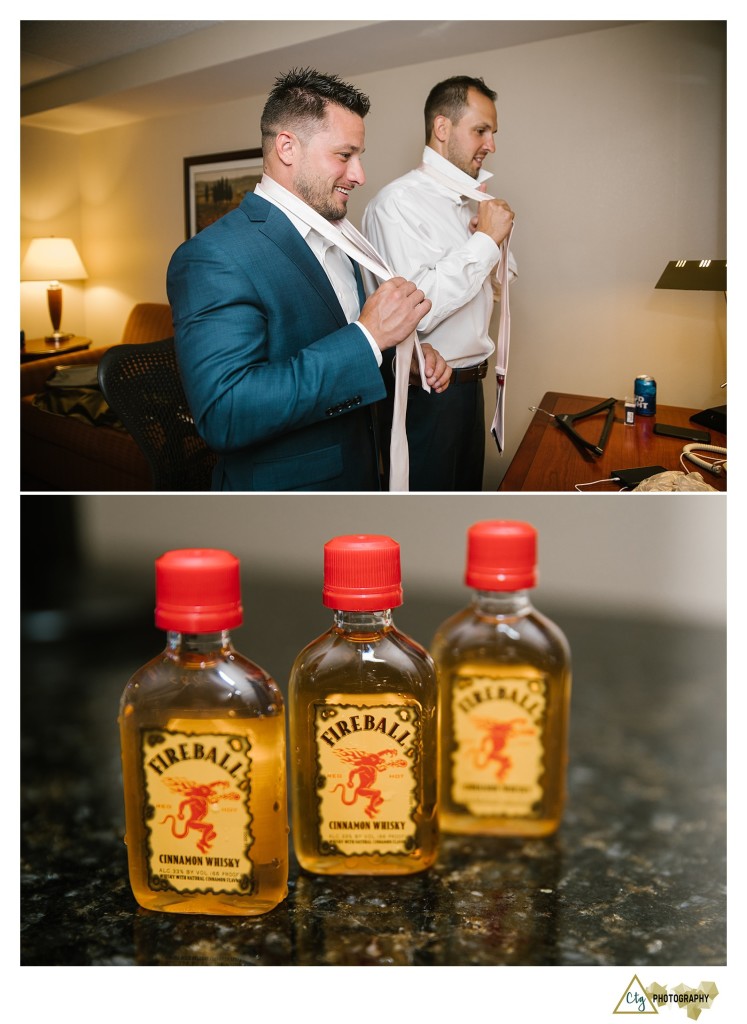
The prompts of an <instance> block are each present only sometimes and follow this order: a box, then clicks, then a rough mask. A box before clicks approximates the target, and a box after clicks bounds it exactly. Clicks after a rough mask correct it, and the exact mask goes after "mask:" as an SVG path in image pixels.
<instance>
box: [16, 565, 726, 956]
mask: <svg viewBox="0 0 747 1024" xmlns="http://www.w3.org/2000/svg"><path fill="white" fill-rule="evenodd" d="M111 584H112V581H111V579H109V580H106V581H102V580H97V579H93V580H91V579H84V578H78V579H77V580H76V584H75V588H74V590H75V592H74V593H73V594H68V595H66V596H65V599H64V602H58V605H59V607H58V610H57V612H56V613H55V614H56V617H55V614H52V615H51V614H50V611H49V609H48V608H45V607H43V605H42V603H41V601H40V600H37V601H36V602H32V603H33V605H34V606H33V607H30V608H27V609H25V610H24V613H23V615H22V633H23V642H22V666H21V667H22V696H21V712H22V733H21V735H22V740H21V753H22V807H21V809H22V889H21V892H22V932H21V964H22V965H37V966H49V965H81V966H85V965H159V964H164V965H201V964H205V965H434V966H437V965H470V964H474V965H500V964H507V965H625V964H635V965H638V966H641V965H675V964H699V965H703V966H705V965H718V964H724V963H725V962H726V935H725V933H726V911H725V885H726V763H725V762H726V755H725V749H726V711H725V702H726V650H725V631H722V630H718V629H710V628H693V627H690V626H682V625H679V624H673V623H667V622H656V621H650V620H649V621H636V620H632V619H612V618H609V617H603V616H594V615H579V614H578V613H567V612H565V611H564V610H563V609H557V608H556V609H551V608H547V607H542V610H543V611H544V612H545V613H546V614H548V615H550V616H551V617H552V618H554V619H555V621H556V622H558V624H559V625H560V626H561V627H562V628H563V629H564V630H565V632H566V634H567V636H568V639H569V641H570V644H571V648H572V652H573V662H574V687H573V697H572V713H571V740H570V769H569V799H568V804H567V809H566V813H565V817H564V820H563V824H562V826H561V828H560V830H559V832H558V833H557V835H555V836H554V837H552V838H550V839H542V840H536V839H534V840H526V841H522V840H511V839H503V840H498V839H482V838H474V839H473V838H463V837H458V836H451V837H449V836H445V837H444V838H443V840H442V843H441V848H440V855H439V859H438V861H437V864H436V865H435V867H433V868H432V869H431V870H430V871H428V872H425V873H423V874H420V875H415V876H410V877H405V878H396V879H393V878H383V879H382V878H379V879H377V878H344V877H316V876H311V875H308V874H305V873H303V872H301V871H299V869H298V865H297V864H296V862H295V860H294V859H293V857H292V855H291V871H290V880H289V894H288V897H287V899H286V900H285V901H284V902H283V903H282V904H281V905H280V906H279V907H277V908H276V909H275V910H273V911H272V912H271V913H270V914H267V915H265V916H263V917H259V918H225V917H221V918H211V917H204V916H192V915H184V916H181V915H169V914H158V913H153V912H148V911H145V910H142V909H140V908H139V907H138V906H137V904H136V903H135V900H134V898H133V897H132V894H131V892H130V887H129V882H128V878H127V861H126V853H125V846H124V843H123V831H124V829H123V817H124V816H123V807H122V795H121V773H120V763H119V745H118V732H117V726H116V714H117V706H118V702H119V696H120V694H121V691H122V689H123V687H124V684H125V682H126V680H127V678H128V677H129V675H130V674H131V673H132V672H133V671H134V670H135V669H137V668H138V667H139V666H140V665H141V664H143V663H144V662H145V661H146V660H148V659H149V658H150V657H152V656H154V655H155V654H157V653H158V651H159V650H160V649H161V648H162V647H163V635H162V634H160V633H158V632H156V630H155V629H154V628H153V626H152V624H151V615H152V611H151V608H152V605H151V603H150V601H149V600H148V598H149V596H150V595H149V594H148V592H147V591H148V585H149V581H148V582H146V587H145V592H144V593H143V592H142V590H141V591H140V592H139V597H138V598H137V599H134V598H132V597H130V598H128V596H127V594H126V593H125V591H126V588H125V587H123V586H122V585H121V581H120V585H118V586H116V587H113V586H112V585H111ZM273 586H275V585H274V584H273V583H272V582H269V581H268V582H264V583H262V585H261V587H260V586H259V585H258V583H257V581H256V580H255V581H247V583H246V584H245V605H246V606H247V622H246V624H245V626H244V627H242V629H241V630H239V631H237V632H236V633H235V634H234V639H235V642H236V647H237V648H238V649H239V650H240V651H242V652H243V653H244V654H246V655H248V656H249V657H251V658H253V659H254V660H256V661H257V662H258V663H259V664H260V665H262V666H263V667H265V668H266V669H267V670H268V671H270V672H271V673H272V674H273V675H275V677H276V678H277V679H278V681H279V682H280V683H281V685H282V686H283V687H285V682H286V680H287V675H288V670H289V668H290V665H291V663H292V660H293V657H294V656H295V654H296V652H297V651H298V650H299V649H300V648H301V647H302V646H303V645H304V644H305V643H307V642H308V641H309V640H311V639H313V638H314V637H315V636H316V635H318V634H319V633H321V632H322V631H323V630H325V629H326V628H328V626H329V619H328V613H327V611H326V610H325V609H323V608H321V606H320V599H319V594H318V592H317V590H316V589H306V590H304V589H298V588H295V589H293V590H292V591H291V592H288V591H287V590H284V591H283V592H282V593H281V592H278V593H275V594H273V593H272V588H273ZM260 592H261V593H262V594H263V595H264V596H263V601H262V603H261V605H260V602H258V601H256V602H255V601H253V600H252V599H251V595H252V593H260ZM104 595H105V596H104ZM465 597H466V595H465ZM143 598H144V600H143ZM247 599H248V600H247ZM538 604H539V602H538ZM278 607H282V608H284V618H283V621H282V622H280V621H276V620H275V619H272V618H270V611H269V609H272V608H278ZM456 607H458V605H457V606H456ZM456 607H455V606H454V605H453V604H449V605H446V604H444V603H442V602H441V603H439V601H437V600H433V599H432V598H430V597H423V598H418V596H417V595H409V598H408V600H407V602H406V605H405V606H404V607H403V608H401V609H399V610H398V614H397V615H396V616H395V621H396V623H397V625H398V627H399V628H400V629H402V630H404V631H405V632H407V633H409V634H410V635H411V636H413V637H415V638H416V639H418V640H420V641H421V642H425V643H427V642H428V641H429V638H430V636H431V635H432V633H433V631H434V629H435V627H436V626H437V625H438V624H439V623H440V621H442V619H444V618H445V617H446V616H447V615H449V614H451V613H452V612H453V611H455V610H456ZM60 609H64V610H60ZM53 636H56V639H52V637H53ZM341 911H343V912H341Z"/></svg>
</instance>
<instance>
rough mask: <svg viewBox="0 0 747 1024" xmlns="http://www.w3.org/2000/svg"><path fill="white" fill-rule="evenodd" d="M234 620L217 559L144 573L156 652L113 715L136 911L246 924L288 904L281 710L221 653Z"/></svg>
mask: <svg viewBox="0 0 747 1024" xmlns="http://www.w3.org/2000/svg"><path fill="white" fill-rule="evenodd" d="M242 618H243V610H242V607H241V595H240V583H239V563H238V560H237V559H236V558H235V557H234V556H233V555H231V554H229V552H227V551H218V550H212V549H204V548H197V549H185V550H179V551H169V552H167V553H166V554H164V555H163V556H162V557H161V558H159V559H157V560H156V625H157V626H158V627H160V628H163V629H165V630H166V631H167V643H166V648H165V650H164V651H163V653H162V654H160V655H159V656H158V657H156V658H154V659H153V660H152V661H150V662H148V664H147V665H145V666H144V667H143V668H141V669H140V670H139V671H137V672H136V673H135V674H134V675H133V676H132V678H131V679H130V681H129V682H128V683H127V686H126V687H125V690H124V693H123V695H122V700H121V703H120V711H119V726H120V735H121V743H122V773H123V781H124V797H125V822H126V837H125V842H126V844H127V857H128V862H129V873H130V884H131V886H132V891H133V893H134V895H135V899H136V900H137V901H138V903H139V904H140V905H141V906H143V907H146V908H147V909H149V910H163V911H170V912H173V913H181V914H235V915H239V914H243V915H256V914H263V913H265V912H267V911H269V910H272V908H273V907H275V906H277V904H278V903H280V901H281V900H282V899H284V897H285V896H286V894H287V880H288V818H287V796H286V782H285V712H284V707H283V699H282V696H281V694H280V691H279V689H278V687H277V685H276V683H275V682H274V680H273V679H271V677H270V676H269V675H267V673H266V672H265V671H263V669H261V668H259V667H258V666H257V665H255V664H254V663H253V662H251V661H249V659H248V658H245V657H244V656H243V655H241V654H239V653H237V651H235V650H234V648H233V646H232V642H231V636H230V632H229V631H230V629H232V628H233V627H234V626H239V625H241V622H242Z"/></svg>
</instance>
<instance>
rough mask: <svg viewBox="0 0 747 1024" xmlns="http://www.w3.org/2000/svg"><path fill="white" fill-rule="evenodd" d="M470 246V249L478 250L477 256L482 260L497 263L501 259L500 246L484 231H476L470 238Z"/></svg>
mask: <svg viewBox="0 0 747 1024" xmlns="http://www.w3.org/2000/svg"><path fill="white" fill-rule="evenodd" d="M468 245H469V246H470V248H472V249H476V250H477V255H478V257H479V258H480V259H484V260H490V261H492V263H495V261H496V260H497V259H500V256H501V247H500V245H498V243H497V242H495V241H494V240H493V239H492V238H491V237H490V235H487V234H486V233H485V232H484V231H475V232H474V234H473V235H472V237H471V238H470V240H469V243H468ZM492 263H491V266H492Z"/></svg>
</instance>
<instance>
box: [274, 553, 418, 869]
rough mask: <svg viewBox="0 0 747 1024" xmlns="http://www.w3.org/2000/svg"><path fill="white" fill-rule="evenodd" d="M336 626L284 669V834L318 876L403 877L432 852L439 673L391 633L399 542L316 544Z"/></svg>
mask: <svg viewBox="0 0 747 1024" xmlns="http://www.w3.org/2000/svg"><path fill="white" fill-rule="evenodd" d="M322 600H323V603H324V605H325V606H326V607H327V608H331V609H333V610H334V624H333V626H332V628H331V629H330V630H329V631H328V632H326V633H324V634H323V635H322V636H320V637H319V638H318V639H316V640H314V641H313V642H312V643H311V644H309V645H308V646H307V647H306V648H304V650H302V651H301V653H300V654H299V655H298V657H297V658H296V660H295V663H294V665H293V669H292V672H291V680H290V695H289V701H288V703H289V713H290V747H291V758H290V761H291V779H292V794H293V799H292V826H293V827H292V835H293V842H294V847H295V850H296V854H297V857H298V861H299V863H300V865H301V867H302V868H304V869H305V870H307V871H310V872H314V873H317V874H331V875H332V874H337V875H341V874H343V875H403V874H412V873H414V872H417V871H423V870H424V869H426V868H428V867H430V866H431V864H432V863H433V861H434V860H435V858H436V851H437V845H438V821H437V739H438V731H437V722H436V705H437V693H436V675H435V670H434V666H433V661H432V660H431V657H430V655H429V654H428V652H427V651H426V650H424V649H423V648H422V647H421V646H420V645H419V644H417V643H415V642H414V641H413V640H411V639H410V638H409V637H407V636H405V635H404V634H403V633H401V632H399V630H397V629H396V628H395V626H394V623H393V620H392V608H394V607H397V606H399V605H400V604H402V587H401V577H400V558H399V545H398V544H397V543H396V542H395V541H393V540H392V539H391V538H389V537H380V536H375V535H363V534H362V535H357V536H345V537H337V538H335V539H334V540H331V541H329V543H328V544H326V545H325V548H324V588H323V598H322Z"/></svg>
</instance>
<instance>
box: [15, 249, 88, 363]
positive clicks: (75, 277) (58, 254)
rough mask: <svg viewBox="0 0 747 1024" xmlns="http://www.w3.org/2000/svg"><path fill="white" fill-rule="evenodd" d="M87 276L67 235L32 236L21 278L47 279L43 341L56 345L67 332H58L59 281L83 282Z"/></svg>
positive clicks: (60, 317)
mask: <svg viewBox="0 0 747 1024" xmlns="http://www.w3.org/2000/svg"><path fill="white" fill-rule="evenodd" d="M87 277H88V274H87V273H86V268H85V267H84V266H83V261H82V260H81V258H80V256H79V255H78V250H77V249H76V248H75V244H74V243H73V240H72V239H71V238H54V237H52V238H32V239H31V244H30V245H29V247H28V250H27V252H26V255H25V256H24V259H23V263H22V264H21V280H22V281H49V287H48V288H47V303H48V304H49V316H50V318H51V320H52V334H51V335H48V336H47V339H46V340H47V341H51V342H53V343H54V344H55V345H59V344H60V343H61V342H62V341H65V340H66V339H67V338H71V337H72V335H71V334H64V333H62V332H61V331H60V323H61V321H62V285H61V284H60V281H83V280H85V279H86V278H87Z"/></svg>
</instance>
